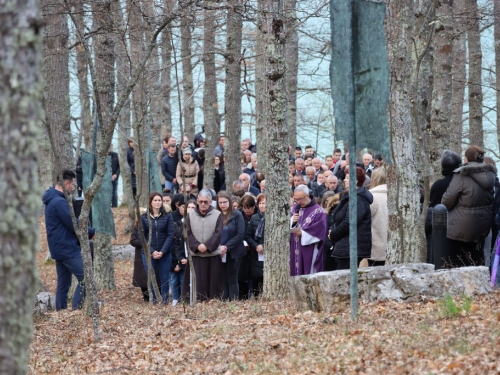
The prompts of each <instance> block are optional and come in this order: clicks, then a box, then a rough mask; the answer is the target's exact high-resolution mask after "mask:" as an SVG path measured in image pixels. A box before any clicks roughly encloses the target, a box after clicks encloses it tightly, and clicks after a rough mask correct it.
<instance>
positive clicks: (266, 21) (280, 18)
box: [257, 0, 290, 299]
mask: <svg viewBox="0 0 500 375" xmlns="http://www.w3.org/2000/svg"><path fill="white" fill-rule="evenodd" d="M261 4H262V9H261V11H262V14H261V23H260V30H259V33H258V36H257V37H258V38H262V39H263V42H264V45H265V60H264V61H265V66H264V71H265V72H266V76H265V80H264V85H265V86H264V87H265V89H264V102H263V110H264V111H263V117H264V118H265V119H266V123H265V125H264V134H265V137H266V143H267V145H266V148H264V149H261V151H260V153H261V155H264V157H265V158H266V159H267V160H268V162H267V166H268V167H271V166H272V167H271V168H267V169H266V170H265V171H264V173H265V174H266V184H268V186H269V187H268V188H267V189H266V191H267V202H269V203H268V205H267V208H266V230H265V243H264V249H265V250H264V251H265V258H266V260H265V262H264V296H265V297H266V298H272V299H283V298H286V297H287V296H288V295H289V289H288V278H289V275H290V264H289V257H290V246H289V240H290V234H289V231H288V228H289V224H288V223H289V207H290V200H289V194H290V193H289V192H290V187H289V185H288V179H287V176H288V167H287V160H288V127H287V122H286V109H287V93H286V90H285V71H286V64H285V39H286V36H285V30H284V24H285V20H284V14H283V5H282V2H281V1H280V0H262V2H261Z"/></svg>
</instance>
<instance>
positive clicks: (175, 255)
mask: <svg viewBox="0 0 500 375" xmlns="http://www.w3.org/2000/svg"><path fill="white" fill-rule="evenodd" d="M174 231H175V235H174V248H173V251H172V263H170V271H171V272H175V271H174V270H175V266H177V265H179V267H180V269H181V271H182V270H183V269H184V268H185V267H186V265H185V264H182V263H181V260H182V259H187V257H186V251H185V250H184V239H183V238H182V222H179V223H174Z"/></svg>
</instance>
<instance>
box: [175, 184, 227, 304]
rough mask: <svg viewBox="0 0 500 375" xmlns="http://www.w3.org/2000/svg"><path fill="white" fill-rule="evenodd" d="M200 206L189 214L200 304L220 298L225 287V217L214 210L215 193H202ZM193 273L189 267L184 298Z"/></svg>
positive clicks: (183, 286)
mask: <svg viewBox="0 0 500 375" xmlns="http://www.w3.org/2000/svg"><path fill="white" fill-rule="evenodd" d="M197 203H198V204H197V206H196V208H195V209H193V210H191V211H189V205H188V214H187V223H186V229H187V242H188V247H189V251H190V252H191V256H192V260H193V267H194V270H195V273H196V292H197V300H198V301H205V300H208V299H213V298H219V297H220V296H221V294H222V293H221V283H222V273H223V268H222V257H221V252H222V250H221V246H220V244H221V240H222V229H223V225H224V224H223V217H222V214H221V213H220V212H219V211H217V210H216V209H215V208H213V207H212V193H211V192H210V190H209V189H202V190H201V191H200V192H199V193H198V198H197ZM190 277H191V275H190V272H189V267H186V272H185V273H184V283H183V285H182V296H183V297H185V296H188V295H189V288H190Z"/></svg>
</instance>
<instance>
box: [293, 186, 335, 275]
mask: <svg viewBox="0 0 500 375" xmlns="http://www.w3.org/2000/svg"><path fill="white" fill-rule="evenodd" d="M293 199H294V202H295V203H294V204H293V206H292V212H291V218H290V276H297V275H307V274H311V273H316V272H321V271H323V246H324V242H325V236H326V231H327V225H328V220H327V216H326V214H325V211H324V210H323V208H322V207H321V206H320V205H319V204H317V203H316V201H315V200H313V199H311V198H310V196H309V188H308V187H307V186H306V185H299V186H297V187H296V188H295V191H294V192H293Z"/></svg>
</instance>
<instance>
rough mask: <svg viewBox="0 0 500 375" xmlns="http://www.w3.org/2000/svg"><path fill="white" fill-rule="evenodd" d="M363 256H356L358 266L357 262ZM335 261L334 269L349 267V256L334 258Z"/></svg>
mask: <svg viewBox="0 0 500 375" xmlns="http://www.w3.org/2000/svg"><path fill="white" fill-rule="evenodd" d="M362 260H363V258H358V266H359V262H361V261H362ZM335 263H336V265H337V267H336V268H335V270H337V271H338V270H348V269H350V268H351V258H335Z"/></svg>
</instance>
